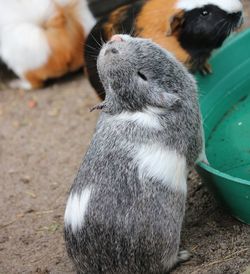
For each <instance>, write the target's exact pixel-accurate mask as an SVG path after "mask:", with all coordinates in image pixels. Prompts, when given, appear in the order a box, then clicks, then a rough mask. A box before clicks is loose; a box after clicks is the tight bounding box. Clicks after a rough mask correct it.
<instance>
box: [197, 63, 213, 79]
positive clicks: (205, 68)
mask: <svg viewBox="0 0 250 274" xmlns="http://www.w3.org/2000/svg"><path fill="white" fill-rule="evenodd" d="M199 71H200V73H201V75H203V76H206V75H208V74H211V73H212V72H213V71H212V67H211V65H210V64H209V63H207V62H206V63H205V64H203V66H202V67H201V68H200V69H199Z"/></svg>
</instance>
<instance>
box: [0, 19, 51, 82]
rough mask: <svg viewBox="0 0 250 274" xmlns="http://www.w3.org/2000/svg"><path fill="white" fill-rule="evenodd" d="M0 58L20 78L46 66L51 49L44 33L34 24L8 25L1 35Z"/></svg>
mask: <svg viewBox="0 0 250 274" xmlns="http://www.w3.org/2000/svg"><path fill="white" fill-rule="evenodd" d="M0 43H1V46H0V56H1V58H2V59H3V61H4V62H5V63H6V64H7V66H8V67H10V68H11V69H12V70H13V71H14V72H15V73H16V74H17V75H18V76H19V77H20V78H22V77H23V76H24V74H25V72H27V71H28V70H31V69H35V68H38V67H40V66H42V65H43V64H45V63H46V62H47V60H48V56H49V55H50V48H49V45H48V42H47V39H46V37H45V35H44V33H43V31H42V30H41V29H40V28H39V27H37V26H35V25H32V24H29V23H22V24H18V25H8V26H5V28H4V29H3V30H2V33H0Z"/></svg>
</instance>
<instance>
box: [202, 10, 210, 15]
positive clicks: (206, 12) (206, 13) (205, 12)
mask: <svg viewBox="0 0 250 274" xmlns="http://www.w3.org/2000/svg"><path fill="white" fill-rule="evenodd" d="M208 14H209V11H207V10H202V11H201V15H202V16H207V15H208Z"/></svg>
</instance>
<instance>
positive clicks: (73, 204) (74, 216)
mask: <svg viewBox="0 0 250 274" xmlns="http://www.w3.org/2000/svg"><path fill="white" fill-rule="evenodd" d="M90 194H91V189H90V188H89V187H87V188H85V189H84V190H83V191H82V193H81V194H78V193H73V194H72V193H71V194H70V196H69V198H68V202H67V205H66V210H65V215H64V222H65V225H66V226H71V229H72V232H73V233H76V232H77V230H78V229H79V228H81V227H82V225H83V223H84V216H85V213H86V210H87V208H88V203H89V199H90Z"/></svg>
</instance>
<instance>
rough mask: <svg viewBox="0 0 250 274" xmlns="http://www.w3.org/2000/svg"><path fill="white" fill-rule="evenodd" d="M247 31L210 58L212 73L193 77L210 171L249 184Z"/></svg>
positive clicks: (249, 64) (249, 63)
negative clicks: (201, 115)
mask: <svg viewBox="0 0 250 274" xmlns="http://www.w3.org/2000/svg"><path fill="white" fill-rule="evenodd" d="M249 49H250V30H248V31H246V32H244V33H241V34H240V35H237V36H236V37H234V38H232V39H231V40H230V41H228V42H227V44H226V45H225V46H224V47H223V49H222V50H220V51H219V52H217V53H216V54H215V56H214V57H213V58H212V61H211V64H212V68H213V72H214V73H213V74H212V75H210V76H208V77H199V76H198V77H197V80H198V84H199V89H200V103H201V110H202V113H203V120H204V130H205V136H206V137H205V139H206V154H207V158H208V160H209V162H210V164H211V168H213V169H214V171H215V172H216V170H218V171H219V172H220V174H221V173H224V174H225V176H227V175H229V176H233V177H235V178H238V179H242V180H244V181H246V182H249V184H250V51H249Z"/></svg>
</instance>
